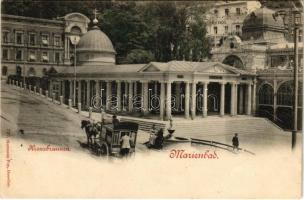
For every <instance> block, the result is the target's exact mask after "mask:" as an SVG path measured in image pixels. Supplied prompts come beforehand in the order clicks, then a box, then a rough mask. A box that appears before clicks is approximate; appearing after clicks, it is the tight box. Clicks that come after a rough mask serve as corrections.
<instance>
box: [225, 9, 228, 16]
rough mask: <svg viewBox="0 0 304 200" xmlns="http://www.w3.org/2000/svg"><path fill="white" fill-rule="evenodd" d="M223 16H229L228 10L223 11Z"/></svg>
mask: <svg viewBox="0 0 304 200" xmlns="http://www.w3.org/2000/svg"><path fill="white" fill-rule="evenodd" d="M225 16H229V9H228V8H226V9H225Z"/></svg>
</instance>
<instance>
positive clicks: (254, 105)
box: [252, 79, 256, 115]
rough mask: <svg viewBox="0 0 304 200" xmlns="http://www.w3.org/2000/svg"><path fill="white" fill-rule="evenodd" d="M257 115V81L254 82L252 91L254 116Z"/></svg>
mask: <svg viewBox="0 0 304 200" xmlns="http://www.w3.org/2000/svg"><path fill="white" fill-rule="evenodd" d="M255 113H256V79H254V81H253V91H252V114H254V115H255Z"/></svg>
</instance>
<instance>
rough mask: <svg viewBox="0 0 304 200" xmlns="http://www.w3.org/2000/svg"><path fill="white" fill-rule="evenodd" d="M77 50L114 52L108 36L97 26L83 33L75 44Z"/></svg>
mask: <svg viewBox="0 0 304 200" xmlns="http://www.w3.org/2000/svg"><path fill="white" fill-rule="evenodd" d="M77 51H78V52H84V51H86V52H106V53H113V54H116V51H115V50H114V47H113V44H112V42H111V40H110V39H109V38H108V36H107V35H106V34H105V33H104V32H102V31H101V30H100V29H99V28H98V27H97V26H94V27H93V28H92V29H91V30H90V31H88V32H87V33H85V34H84V35H83V36H82V37H81V38H80V41H79V43H78V45H77Z"/></svg>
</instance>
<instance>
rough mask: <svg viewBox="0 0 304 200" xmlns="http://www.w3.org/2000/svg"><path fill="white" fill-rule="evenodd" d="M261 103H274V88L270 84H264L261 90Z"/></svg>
mask: <svg viewBox="0 0 304 200" xmlns="http://www.w3.org/2000/svg"><path fill="white" fill-rule="evenodd" d="M259 104H260V105H273V88H272V87H271V86H270V85H269V84H263V85H262V86H261V88H260V90H259Z"/></svg>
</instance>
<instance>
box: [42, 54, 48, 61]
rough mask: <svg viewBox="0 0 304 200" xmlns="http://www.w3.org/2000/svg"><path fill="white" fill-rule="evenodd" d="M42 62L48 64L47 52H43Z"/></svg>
mask: <svg viewBox="0 0 304 200" xmlns="http://www.w3.org/2000/svg"><path fill="white" fill-rule="evenodd" d="M42 61H43V62H48V61H49V56H48V53H47V52H42Z"/></svg>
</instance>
